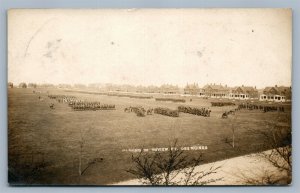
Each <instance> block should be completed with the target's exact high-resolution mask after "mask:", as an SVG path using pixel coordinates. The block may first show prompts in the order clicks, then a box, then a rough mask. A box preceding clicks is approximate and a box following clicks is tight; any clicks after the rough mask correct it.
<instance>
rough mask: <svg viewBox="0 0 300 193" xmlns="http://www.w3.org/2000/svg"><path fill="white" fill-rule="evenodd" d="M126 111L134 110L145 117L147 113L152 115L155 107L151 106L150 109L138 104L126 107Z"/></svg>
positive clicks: (139, 115)
mask: <svg viewBox="0 0 300 193" xmlns="http://www.w3.org/2000/svg"><path fill="white" fill-rule="evenodd" d="M124 112H127V113H130V112H134V113H135V114H136V115H137V116H138V117H144V116H146V113H147V115H152V114H153V108H149V109H148V110H146V109H144V107H142V106H136V107H132V106H130V107H126V108H125V109H124Z"/></svg>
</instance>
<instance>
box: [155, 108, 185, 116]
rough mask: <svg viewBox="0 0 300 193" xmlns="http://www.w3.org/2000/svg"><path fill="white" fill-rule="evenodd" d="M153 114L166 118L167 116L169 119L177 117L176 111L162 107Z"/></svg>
mask: <svg viewBox="0 0 300 193" xmlns="http://www.w3.org/2000/svg"><path fill="white" fill-rule="evenodd" d="M154 113H156V114H161V115H166V116H169V117H179V112H178V110H172V109H168V108H163V107H157V108H155V109H154Z"/></svg>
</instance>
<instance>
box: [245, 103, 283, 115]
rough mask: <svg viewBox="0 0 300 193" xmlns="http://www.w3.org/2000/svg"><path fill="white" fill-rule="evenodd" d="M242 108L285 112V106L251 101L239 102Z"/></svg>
mask: <svg viewBox="0 0 300 193" xmlns="http://www.w3.org/2000/svg"><path fill="white" fill-rule="evenodd" d="M239 108H240V109H247V110H261V111H263V112H265V113H266V112H271V111H278V112H284V107H283V106H274V105H257V104H251V103H242V104H239Z"/></svg>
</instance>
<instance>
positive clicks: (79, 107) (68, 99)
mask: <svg viewBox="0 0 300 193" xmlns="http://www.w3.org/2000/svg"><path fill="white" fill-rule="evenodd" d="M48 97H49V98H50V99H55V100H56V101H58V102H59V103H68V105H69V107H71V108H72V109H73V110H75V111H91V110H92V111H96V110H114V109H115V105H114V104H102V103H100V102H98V101H85V100H81V99H77V98H76V97H75V96H70V95H48ZM49 107H50V108H51V109H54V104H53V103H51V105H50V106H49Z"/></svg>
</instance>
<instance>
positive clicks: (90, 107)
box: [69, 101, 116, 111]
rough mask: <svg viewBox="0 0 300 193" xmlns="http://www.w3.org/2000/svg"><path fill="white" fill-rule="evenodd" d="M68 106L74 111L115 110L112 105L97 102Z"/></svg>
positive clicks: (77, 103)
mask: <svg viewBox="0 0 300 193" xmlns="http://www.w3.org/2000/svg"><path fill="white" fill-rule="evenodd" d="M69 106H70V107H72V109H73V110H75V111H97V110H115V109H116V106H115V105H112V104H102V103H100V102H98V101H83V102H70V103H69Z"/></svg>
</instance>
